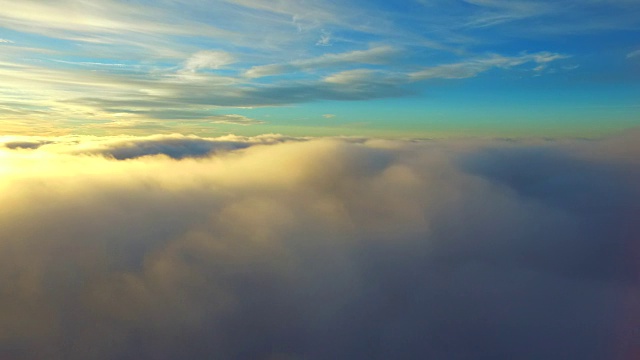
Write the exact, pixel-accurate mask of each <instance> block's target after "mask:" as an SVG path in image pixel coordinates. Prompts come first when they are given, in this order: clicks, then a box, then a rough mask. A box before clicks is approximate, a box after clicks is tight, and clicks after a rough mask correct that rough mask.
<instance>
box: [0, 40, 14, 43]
mask: <svg viewBox="0 0 640 360" xmlns="http://www.w3.org/2000/svg"><path fill="white" fill-rule="evenodd" d="M13 43H14V42H13V41H11V40H7V39H0V44H13Z"/></svg>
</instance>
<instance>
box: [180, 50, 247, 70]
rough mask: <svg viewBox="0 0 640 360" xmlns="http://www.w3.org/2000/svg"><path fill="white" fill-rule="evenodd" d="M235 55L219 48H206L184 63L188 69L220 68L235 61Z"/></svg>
mask: <svg viewBox="0 0 640 360" xmlns="http://www.w3.org/2000/svg"><path fill="white" fill-rule="evenodd" d="M235 61H236V60H235V58H234V57H233V55H231V54H229V53H228V52H225V51H219V50H205V51H199V52H197V53H195V54H193V55H191V57H189V59H187V61H186V62H185V64H184V69H185V70H187V71H197V70H201V69H214V70H215V69H219V68H221V67H224V66H226V65H229V64H233V63H234V62H235Z"/></svg>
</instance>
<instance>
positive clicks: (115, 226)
mask: <svg viewBox="0 0 640 360" xmlns="http://www.w3.org/2000/svg"><path fill="white" fill-rule="evenodd" d="M637 144H640V136H639V133H637V132H631V133H628V134H626V135H619V136H612V137H609V138H606V139H601V140H563V141H558V140H556V141H551V140H537V141H534V140H529V141H524V140H506V139H505V140H420V141H417V140H414V141H410V140H402V141H401V140H380V139H365V138H362V139H356V138H320V139H300V138H288V137H283V136H279V135H263V136H258V137H239V136H226V137H222V138H200V137H195V136H181V135H170V136H165V135H158V136H150V137H125V136H119V137H88V136H62V137H54V138H38V137H4V138H0V358H1V359H51V360H56V359H71V360H74V359H98V360H101V359H171V360H173V359H247V360H249V359H251V360H253V359H258V360H284V359H288V360H293V359H305V360H306V359H311V360H314V359H363V360H364V359H433V360H449V359H452V360H455V359H531V360H539V359H558V360H560V359H562V360H565V359H603V360H604V359H633V358H635V357H634V356H635V355H637V354H638V351H639V345H638V344H639V341H638V339H639V336H640V335H639V334H640V330H639V329H640V286H639V282H638V280H639V279H638V276H639V275H640V265H639V264H638V258H639V256H640V146H638V145H637ZM634 354H635V355H634Z"/></svg>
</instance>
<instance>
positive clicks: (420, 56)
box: [0, 0, 640, 137]
mask: <svg viewBox="0 0 640 360" xmlns="http://www.w3.org/2000/svg"><path fill="white" fill-rule="evenodd" d="M0 6H2V9H3V10H2V12H1V13H0V78H2V81H1V82H0V119H1V121H2V127H1V128H0V130H2V132H3V133H4V134H38V135H43V134H45V135H46V134H51V135H59V134H67V133H81V134H97V135H100V134H121V133H124V134H128V133H129V134H150V133H171V132H181V133H193V134H198V135H222V134H226V133H236V134H246V135H254V134H260V133H269V132H278V133H283V134H291V135H309V136H313V135H376V136H390V137H393V136H401V137H407V136H409V137H410V136H417V137H419V136H433V135H456V134H457V135H460V134H462V135H482V136H484V135H489V136H494V135H500V136H501V135H514V136H515V135H520V136H522V135H535V136H538V135H540V136H554V135H563V136H564V135H569V136H593V135H598V134H602V133H608V132H612V131H619V130H623V129H626V128H630V127H634V126H637V125H638V124H639V123H640V116H639V115H638V114H640V100H639V99H640V82H639V80H640V40H638V39H640V31H639V30H640V2H638V1H636V0H609V1H604V0H580V1H579V0H565V1H528V0H524V1H504V0H465V1H444V0H415V1H398V2H389V1H322V0H313V1H294V0H280V1H258V0H229V1H183V0H162V1H143V0H135V1H117V0H93V1H84V0H67V1H56V2H45V1H38V0H24V1H19V2H18V1H8V0H2V1H0Z"/></svg>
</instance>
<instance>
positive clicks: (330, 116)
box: [322, 114, 336, 119]
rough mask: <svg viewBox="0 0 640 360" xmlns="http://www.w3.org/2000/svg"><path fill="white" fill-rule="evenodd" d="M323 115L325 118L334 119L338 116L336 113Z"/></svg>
mask: <svg viewBox="0 0 640 360" xmlns="http://www.w3.org/2000/svg"><path fill="white" fill-rule="evenodd" d="M322 117H323V118H325V119H333V118H334V117H336V114H323V115H322Z"/></svg>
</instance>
